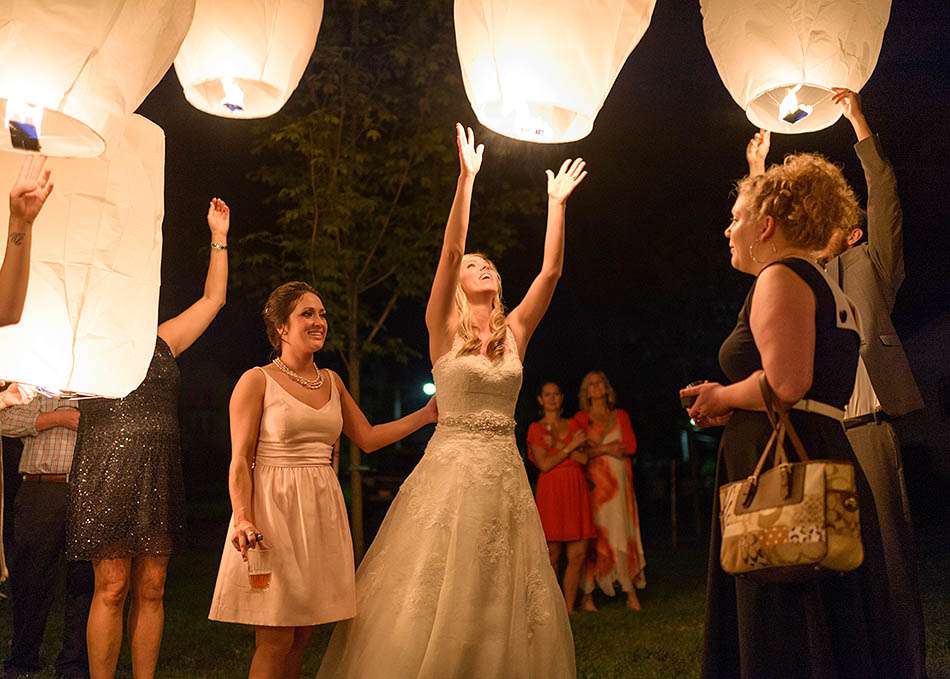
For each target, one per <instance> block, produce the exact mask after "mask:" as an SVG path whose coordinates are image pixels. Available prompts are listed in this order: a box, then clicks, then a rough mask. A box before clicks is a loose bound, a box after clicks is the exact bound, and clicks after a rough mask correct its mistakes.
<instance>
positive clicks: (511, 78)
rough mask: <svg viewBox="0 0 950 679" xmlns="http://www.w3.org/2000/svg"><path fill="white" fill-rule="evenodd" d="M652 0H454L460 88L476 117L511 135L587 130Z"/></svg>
mask: <svg viewBox="0 0 950 679" xmlns="http://www.w3.org/2000/svg"><path fill="white" fill-rule="evenodd" d="M655 4H656V0H601V1H600V2H597V3H586V2H577V1H576V0H455V39H456V44H457V47H458V55H459V62H460V64H461V67H462V79H463V82H464V84H465V92H466V94H467V95H468V99H469V101H470V102H471V104H472V109H473V110H474V111H475V115H476V117H477V118H478V120H479V121H480V122H481V123H482V124H483V125H485V126H486V127H488V128H490V129H492V130H494V131H495V132H498V133H499V134H503V135H505V136H508V137H513V138H514V139H520V140H523V141H531V142H541V143H561V142H569V141H576V140H578V139H581V138H583V137H586V136H587V135H588V134H590V131H591V130H592V129H593V126H594V119H595V118H596V117H597V113H598V112H599V111H600V108H601V106H603V103H604V100H605V99H606V98H607V94H608V93H609V92H610V88H611V87H612V86H613V84H614V81H615V80H616V79H617V75H618V74H619V73H620V69H621V68H622V67H623V64H624V62H626V60H627V57H628V56H629V55H630V53H631V52H632V51H633V48H634V47H636V45H637V43H638V42H640V38H642V37H643V34H644V33H645V32H646V30H647V27H648V26H649V25H650V19H651V17H652V16H653V7H654V5H655Z"/></svg>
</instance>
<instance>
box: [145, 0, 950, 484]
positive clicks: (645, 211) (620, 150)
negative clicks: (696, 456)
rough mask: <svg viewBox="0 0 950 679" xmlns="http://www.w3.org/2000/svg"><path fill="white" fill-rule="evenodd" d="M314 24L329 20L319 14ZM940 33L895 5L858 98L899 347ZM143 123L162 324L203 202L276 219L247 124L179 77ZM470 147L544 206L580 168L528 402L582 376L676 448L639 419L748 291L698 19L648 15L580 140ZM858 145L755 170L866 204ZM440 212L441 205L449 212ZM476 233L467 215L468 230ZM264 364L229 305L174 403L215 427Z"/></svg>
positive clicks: (940, 245) (244, 217) (534, 225)
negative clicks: (840, 183) (778, 171)
mask: <svg viewBox="0 0 950 679" xmlns="http://www.w3.org/2000/svg"><path fill="white" fill-rule="evenodd" d="M446 2H448V0H446ZM326 11H327V12H332V11H334V3H332V2H331V3H328V5H327V9H326ZM948 27H950V3H948V2H946V0H934V1H933V2H924V1H923V0H896V2H894V4H893V7H892V10H891V19H890V24H889V26H888V28H887V33H886V34H885V37H884V46H883V49H882V51H881V56H880V60H879V62H878V65H877V68H876V70H875V72H874V74H873V75H872V77H871V80H870V81H869V83H868V84H867V85H866V87H865V88H864V90H863V92H862V98H863V101H864V108H865V111H866V114H867V116H868V119H869V121H870V124H871V127H872V129H873V130H874V131H875V132H878V133H879V134H880V136H881V139H882V142H883V144H884V147H885V150H886V152H887V153H888V154H889V156H890V159H891V161H892V162H893V164H894V167H895V170H896V173H897V176H898V181H899V185H900V192H901V198H902V201H903V208H904V226H905V236H906V238H905V246H906V260H907V272H908V275H907V280H906V283H905V284H904V287H903V289H902V290H901V293H900V297H899V300H898V306H897V309H896V312H895V318H896V321H897V325H898V329H899V331H900V332H901V333H902V335H903V336H905V337H906V336H908V335H909V334H911V333H913V332H914V331H915V330H917V329H919V328H920V327H922V326H923V325H924V324H925V323H926V322H928V321H930V320H932V319H933V318H935V317H937V316H938V315H940V314H942V313H946V311H947V310H948V307H950V304H948V301H950V283H948V280H947V276H946V270H947V262H948V261H950V238H948V230H947V226H948V224H950V219H948V218H950V214H948V206H950V201H948V199H947V197H946V189H945V185H946V180H947V176H948V172H947V170H948V167H950V160H948V158H950V142H948V134H947V132H948V126H947V119H948V113H950V111H948V108H950V96H948V86H947V83H948V80H947V75H946V74H947V73H948V72H950V52H948V49H947V45H948V44H950V41H948ZM317 49H318V50H319V49H320V42H319V40H318V42H317ZM139 112H140V113H142V114H144V115H145V116H147V117H148V118H150V119H151V120H153V121H155V122H156V123H158V124H159V125H161V126H162V128H163V129H164V130H165V133H166V136H167V157H166V185H165V195H166V217H165V224H164V242H165V249H164V256H163V276H162V278H163V287H162V300H161V311H160V317H161V318H167V317H168V316H169V315H172V314H174V313H177V312H178V311H179V310H181V309H182V308H184V306H186V305H187V304H188V303H189V302H190V301H191V300H193V299H194V297H195V296H196V295H197V294H199V292H200V290H201V284H202V281H203V277H204V272H205V266H206V261H207V260H206V258H207V253H206V251H204V250H202V248H203V247H205V246H206V243H207V240H208V239H207V229H206V227H205V224H204V212H205V210H206V206H207V201H208V199H209V197H211V196H213V195H219V196H221V197H223V198H225V199H226V200H227V201H228V203H229V204H230V205H231V207H232V215H233V218H232V222H233V224H232V238H233V239H236V238H238V237H239V236H240V235H241V234H242V232H243V230H244V229H247V228H250V227H252V226H256V225H257V224H258V223H260V222H261V221H267V220H273V212H272V210H271V209H270V208H269V207H268V206H267V205H265V204H264V202H263V200H264V197H265V195H264V193H263V191H262V189H261V188H260V187H259V186H257V185H255V184H253V183H252V182H250V181H249V180H248V179H247V173H248V171H249V170H251V169H252V168H253V166H254V163H255V159H254V157H253V156H252V155H251V153H250V147H251V145H252V143H253V129H254V124H253V123H249V122H243V121H233V120H227V119H223V118H216V117H212V116H209V115H207V114H204V113H201V112H199V111H197V110H195V109H193V108H191V107H190V106H189V105H188V104H187V103H186V101H185V99H184V97H183V96H182V93H181V89H180V86H179V84H178V81H177V78H176V76H175V74H174V72H170V73H169V74H168V75H167V76H166V77H165V79H164V80H163V81H162V83H161V84H160V85H159V86H158V87H157V88H156V89H155V91H154V92H153V93H152V94H151V95H150V96H149V98H148V100H147V101H146V102H145V104H143V106H142V107H141V109H140V111H139ZM468 115H469V118H468V119H467V120H463V121H462V122H464V123H466V124H472V125H474V123H475V119H474V115H472V114H471V112H470V111H469V114H468ZM476 129H477V132H478V133H480V137H481V140H482V141H484V143H485V144H486V160H485V165H484V167H483V173H503V174H505V175H507V176H508V178H509V179H511V180H512V181H514V182H516V183H518V184H521V185H523V186H526V187H533V186H536V187H537V191H538V198H539V201H543V199H544V191H545V185H544V175H543V170H544V169H545V167H554V168H556V167H557V164H558V162H559V159H560V158H564V157H568V156H577V155H580V156H583V157H584V158H585V159H586V160H587V161H588V165H589V170H590V176H589V177H588V179H587V180H586V182H585V183H584V185H583V186H581V187H580V189H579V190H578V193H577V194H576V195H575V197H574V198H573V199H572V200H571V203H570V206H569V210H568V236H567V257H566V268H565V272H564V276H563V278H562V281H561V285H560V287H559V289H558V292H557V295H556V297H555V300H554V303H553V304H552V307H551V309H550V311H549V312H548V314H547V316H546V318H545V319H544V321H543V322H542V324H541V326H540V327H539V328H538V331H537V333H536V335H535V338H534V339H533V340H532V344H531V347H530V349H529V352H528V359H527V365H526V375H525V385H526V389H534V387H535V384H536V382H537V381H538V379H540V377H541V376H542V375H545V376H554V377H557V378H559V379H561V380H562V386H563V387H564V388H565V391H566V393H569V394H572V393H574V392H575V391H576V385H577V383H578V381H579V379H580V377H581V376H582V375H583V373H584V372H586V371H587V370H588V369H591V368H594V367H599V368H602V369H604V370H606V371H607V373H608V375H609V376H610V377H611V379H612V381H613V382H614V383H615V386H617V387H618V391H619V392H620V401H621V404H622V405H624V406H626V407H628V408H629V409H630V410H631V411H632V414H633V418H634V422H635V424H636V426H637V427H638V429H639V430H640V432H642V434H643V435H644V439H645V440H646V441H648V442H650V441H652V444H653V445H654V446H663V445H668V444H669V445H673V446H675V445H676V443H675V441H673V440H670V439H668V438H667V436H668V430H667V429H664V427H662V426H659V427H652V426H651V418H653V417H657V418H661V417H663V415H662V414H661V413H662V412H667V413H668V412H671V411H675V409H676V408H675V404H676V394H675V387H676V386H677V385H681V384H685V383H686V382H689V381H691V380H694V379H697V378H700V377H710V376H711V377H715V376H716V373H715V371H716V365H715V358H716V353H717V350H718V345H719V342H720V341H721V339H722V338H723V337H724V336H725V334H726V333H727V332H728V330H729V328H730V327H731V324H732V323H733V321H734V317H735V313H736V311H737V310H738V308H739V306H740V304H741V301H742V298H743V297H744V295H745V292H746V291H747V289H748V286H749V284H750V282H751V280H750V279H749V278H747V277H745V276H743V275H741V274H738V273H736V272H734V271H733V270H732V269H731V268H730V266H729V258H728V250H727V247H726V243H725V240H724V239H723V237H722V230H723V229H724V228H725V226H726V223H727V221H728V213H729V208H730V207H731V198H730V192H731V187H732V184H733V182H734V180H735V179H736V178H738V177H739V176H741V175H742V174H743V173H744V171H745V160H744V147H745V143H746V141H747V140H748V138H749V137H750V136H751V135H752V134H753V132H754V131H755V130H754V128H753V127H752V125H751V123H749V122H748V121H747V119H746V118H745V115H744V113H743V112H742V111H741V110H740V109H739V107H738V106H737V105H736V104H735V103H734V102H733V100H732V99H731V97H730V96H729V94H728V92H727V91H726V89H725V87H724V86H723V84H722V82H721V80H720V79H719V76H718V74H717V72H716V69H715V66H714V64H713V62H712V58H711V57H710V55H709V53H708V51H707V49H706V45H705V41H704V38H703V32H702V19H701V16H700V13H699V3H698V2H695V1H688V0H659V2H658V3H657V7H656V11H655V13H654V15H653V20H652V23H651V25H650V28H649V30H648V31H647V33H646V35H645V37H644V38H643V40H642V41H641V43H640V44H639V46H638V47H637V48H636V49H635V50H634V52H633V54H632V55H631V56H630V58H629V59H628V61H627V63H626V65H625V66H624V68H623V70H622V72H621V74H620V77H619V78H618V80H617V82H616V83H615V85H614V87H613V89H612V91H611V93H610V95H609V96H608V98H607V101H606V103H605V105H604V107H603V109H602V110H601V113H600V115H599V117H598V118H597V121H596V123H595V126H594V131H593V133H592V134H591V135H590V136H589V137H587V138H585V139H583V140H581V141H579V142H576V143H574V144H568V145H563V146H556V147H550V146H549V147H541V146H536V145H528V144H523V143H520V142H514V141H511V140H507V139H505V138H503V137H499V136H497V135H494V134H492V133H490V132H487V131H485V130H484V129H479V128H476ZM452 134H453V131H452V130H451V129H447V130H446V144H452V143H454V142H453V140H452ZM853 141H854V138H853V132H852V130H851V126H850V124H849V123H847V121H845V120H844V119H843V118H842V119H841V120H840V121H839V122H838V123H837V124H836V125H835V126H833V127H832V128H830V129H827V130H824V131H822V132H818V133H813V134H806V135H795V136H779V135H774V136H773V138H772V152H771V155H770V159H771V160H779V159H781V157H782V156H783V155H784V154H786V153H788V152H792V151H799V150H800V151H805V150H808V151H819V152H821V153H823V154H825V155H826V156H828V157H829V158H831V159H832V160H833V161H835V162H837V163H839V164H842V165H843V166H844V169H845V172H846V175H847V176H848V178H849V179H850V181H851V183H852V185H853V186H854V187H855V189H856V190H857V191H858V193H859V195H862V196H863V195H864V192H865V191H864V183H863V175H862V174H861V169H860V165H859V163H858V161H857V158H856V156H855V154H854V152H853V149H852V144H853ZM450 202H451V196H449V195H447V196H446V197H445V206H446V213H447V212H448V208H449V204H450ZM519 228H523V231H522V237H521V238H520V243H519V245H518V246H517V247H515V248H514V249H513V250H512V251H510V252H509V253H508V255H506V256H505V257H504V258H503V259H502V261H500V262H499V268H500V270H501V273H502V276H503V279H504V282H505V294H506V301H507V302H508V304H509V305H514V304H515V303H517V301H518V300H519V299H520V297H521V295H522V294H523V292H524V290H525V289H526V287H527V285H528V284H529V282H530V280H531V277H532V276H533V275H534V274H535V272H536V271H537V268H538V266H539V265H540V257H541V247H542V238H543V218H540V217H539V218H537V219H535V220H533V221H531V222H528V223H526V224H524V225H523V227H522V226H521V225H519ZM478 229H479V216H478V214H477V213H475V214H474V215H473V218H472V226H471V231H472V233H473V234H477V233H478ZM331 312H332V310H331ZM389 330H390V332H396V333H400V334H404V335H405V336H407V337H414V338H417V342H418V345H419V349H420V352H421V353H422V354H423V355H424V354H425V335H424V328H423V323H422V313H421V307H420V306H419V305H417V304H415V303H408V304H405V305H403V307H402V308H401V309H400V310H399V313H398V314H397V316H396V318H394V319H393V321H392V322H391V323H390V324H389ZM331 332H332V326H331ZM265 348H266V345H265V342H264V337H263V330H262V328H261V324H260V322H259V321H258V316H257V309H256V308H255V307H254V306H253V305H251V304H250V303H249V302H248V301H246V300H244V299H242V298H241V296H240V295H234V294H232V295H231V298H230V302H229V305H228V307H227V308H226V310H225V311H224V312H223V313H222V314H221V316H220V317H219V318H218V320H217V321H216V322H215V324H214V325H213V326H212V329H211V330H210V331H209V332H208V333H207V334H206V336H205V337H203V338H202V339H201V340H200V341H199V342H198V343H197V344H196V346H195V347H194V348H193V349H192V350H191V351H189V352H188V353H186V354H185V355H184V356H183V357H182V361H181V363H182V369H183V373H184V376H185V392H184V399H185V402H188V401H192V402H194V403H195V404H198V403H202V404H204V402H207V405H208V406H213V407H214V408H216V409H217V410H216V412H218V413H219V414H218V415H214V419H215V420H216V421H217V420H220V418H226V412H225V409H226V405H225V403H226V398H227V394H228V392H229V391H230V388H231V386H232V385H233V382H234V380H235V379H236V377H237V375H239V374H240V372H242V371H243V370H244V369H246V368H247V367H249V366H251V365H254V364H259V363H261V362H263V360H264V358H265ZM328 362H329V363H330V364H331V365H332V364H333V362H332V360H328ZM427 371H428V365H427V363H424V362H423V361H422V360H419V361H416V362H414V363H411V364H410V365H409V366H407V367H405V368H399V369H397V370H395V371H394V372H393V373H392V375H394V376H395V377H394V378H392V379H395V380H397V381H399V382H401V383H402V385H403V390H404V397H403V398H404V400H407V401H410V402H411V401H412V400H414V399H419V398H420V397H419V396H418V385H419V384H420V383H421V382H422V380H423V379H424V378H425V376H426V374H427ZM365 381H369V379H368V378H366V377H364V382H365ZM387 388H395V386H390V387H387ZM526 393H527V392H526ZM522 401H524V402H525V404H526V405H524V407H523V411H524V412H523V414H522V415H521V417H520V418H519V419H525V418H526V417H530V415H531V413H532V411H531V410H530V409H529V407H528V405H527V403H528V400H527V399H526V398H525V397H524V395H523V398H522ZM667 417H670V416H669V415H667ZM225 423H226V420H225ZM651 432H652V435H653V437H654V439H651ZM641 451H642V452H648V451H645V450H644V449H643V448H641ZM224 464H225V465H226V462H225V463H224ZM215 466H216V467H219V466H220V463H216V464H215Z"/></svg>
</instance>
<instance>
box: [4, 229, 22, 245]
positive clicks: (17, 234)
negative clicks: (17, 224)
mask: <svg viewBox="0 0 950 679" xmlns="http://www.w3.org/2000/svg"><path fill="white" fill-rule="evenodd" d="M24 238H26V234H25V233H24V232H22V231H14V232H13V233H11V234H10V237H9V238H8V239H7V240H9V241H10V242H11V243H13V244H14V245H20V244H22V243H23V239H24Z"/></svg>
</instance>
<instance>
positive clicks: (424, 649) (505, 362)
mask: <svg viewBox="0 0 950 679" xmlns="http://www.w3.org/2000/svg"><path fill="white" fill-rule="evenodd" d="M456 134H457V142H458V148H459V162H460V165H461V173H460V176H459V180H458V187H457V189H456V193H455V201H454V202H453V203H452V210H451V212H450V213H449V219H448V222H447V224H446V227H445V239H444V242H443V246H442V254H441V257H440V259H439V265H438V269H437V271H436V274H435V280H434V281H433V283H432V292H431V294H430V296H429V304H428V306H427V308H426V325H427V327H428V330H429V352H430V355H431V357H432V361H433V363H432V374H433V375H434V377H435V384H436V389H437V392H436V393H437V394H438V407H439V414H440V417H439V423H438V426H437V427H436V430H435V434H433V436H432V439H431V440H430V441H429V445H428V447H427V448H426V451H425V455H424V456H423V457H422V459H421V460H420V462H419V464H418V465H417V466H416V468H415V470H414V471H413V472H412V474H410V476H409V477H408V478H407V479H406V481H405V483H403V485H402V487H401V488H400V490H399V494H398V495H397V496H396V499H395V500H394V501H393V503H392V506H391V507H390V508H389V512H388V513H387V515H386V518H385V520H384V521H383V524H382V526H381V527H380V529H379V533H378V534H377V536H376V539H375V541H374V542H373V544H372V546H371V547H370V549H369V551H368V552H367V553H366V556H365V558H364V559H363V562H362V564H360V567H359V570H358V571H357V574H356V596H357V614H356V618H354V619H352V620H347V621H343V622H340V623H337V626H336V629H335V630H334V631H333V637H332V638H331V640H330V646H329V648H328V649H327V652H326V655H325V656H324V658H323V664H322V666H321V667H320V672H319V674H318V678H319V679H329V678H331V677H346V678H349V679H423V678H424V679H535V678H537V679H542V678H543V679H571V678H573V677H574V676H575V669H574V641H573V638H572V636H571V628H570V625H569V624H568V619H567V612H566V609H565V606H564V598H563V597H562V596H561V591H560V588H559V587H558V583H557V578H556V576H555V573H554V571H553V569H552V568H551V565H550V562H549V560H548V551H547V546H546V543H545V541H544V533H543V532H542V529H541V521H540V519H539V517H538V512H537V509H536V507H535V504H534V499H533V497H532V495H531V488H530V486H529V485H528V478H527V475H526V474H525V469H524V464H523V463H522V460H521V456H520V455H519V453H518V448H517V446H516V444H515V439H514V427H515V422H514V419H512V416H513V414H514V410H515V402H516V401H517V398H518V391H519V390H520V388H521V360H522V357H523V356H524V351H525V347H526V346H527V344H528V340H529V339H530V338H531V335H532V333H533V332H534V330H535V328H536V327H537V326H538V323H539V322H540V320H541V318H542V316H543V315H544V312H545V311H546V310H547V308H548V304H549V303H550V301H551V297H552V295H553V294H554V288H555V286H556V284H557V280H558V278H559V277H560V275H561V268H562V263H563V258H564V213H565V206H566V201H567V199H568V197H569V196H570V195H571V192H572V191H573V190H574V188H575V187H576V186H577V185H578V184H579V183H580V182H581V181H582V180H583V179H584V177H585V176H586V175H587V173H586V172H585V171H584V163H583V161H582V160H581V159H579V158H578V159H576V160H574V161H573V162H571V161H570V160H567V161H565V162H564V164H563V165H562V166H561V169H560V171H559V172H558V174H557V175H556V176H555V175H554V173H553V172H551V171H550V170H548V171H547V176H548V220H547V233H546V235H545V241H544V261H543V265H542V268H541V272H540V273H539V274H538V276H537V277H536V278H535V280H534V282H533V283H532V284H531V287H530V288H529V290H528V292H527V294H526V295H525V297H524V300H522V302H521V304H520V305H518V306H517V307H516V308H515V309H514V310H513V311H512V312H511V313H510V314H508V315H507V317H506V316H505V312H504V308H503V307H502V302H501V280H500V278H499V276H498V272H497V271H496V269H495V267H494V265H492V263H491V262H490V261H488V260H487V259H486V258H484V257H482V256H480V255H472V254H467V255H465V254H463V253H464V252H465V239H466V234H467V231H468V218H469V208H470V204H471V198H472V187H473V184H474V179H475V175H476V173H477V172H478V170H479V168H480V167H481V163H482V151H483V147H482V145H479V146H478V147H477V148H476V147H475V139H474V134H473V132H472V130H471V128H469V129H468V132H467V134H466V131H465V130H464V129H463V128H462V126H461V125H457V129H456Z"/></svg>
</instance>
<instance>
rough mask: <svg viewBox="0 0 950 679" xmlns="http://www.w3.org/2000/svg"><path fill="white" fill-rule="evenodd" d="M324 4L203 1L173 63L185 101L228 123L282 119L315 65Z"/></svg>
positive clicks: (297, 0) (313, 0)
mask: <svg viewBox="0 0 950 679" xmlns="http://www.w3.org/2000/svg"><path fill="white" fill-rule="evenodd" d="M322 20H323V0H271V1H270V2H261V0H198V1H197V3H196V5H195V18H194V21H193V22H192V24H191V28H190V29H189V31H188V36H187V37H186V38H185V41H184V42H183V43H182V45H181V49H180V50H179V52H178V56H177V57H176V58H175V72H176V73H178V79H179V80H180V81H181V84H182V87H183V88H184V90H185V98H186V99H187V100H188V101H189V102H190V103H191V105H192V106H194V107H195V108H197V109H200V110H202V111H205V112H206V113H211V114H213V115H216V116H223V117H225V118H264V117H266V116H269V115H272V114H274V113H277V111H279V110H280V108H281V107H282V106H283V105H284V104H285V103H286V102H287V99H288V98H290V95H291V94H292V93H293V91H294V90H295V89H296V88H297V83H299V82H300V76H302V75H303V71H304V69H305V68H306V67H307V64H308V63H309V62H310V55H311V54H312V53H313V47H314V45H315V44H316V42H317V33H319V32H320V22H321V21H322Z"/></svg>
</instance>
